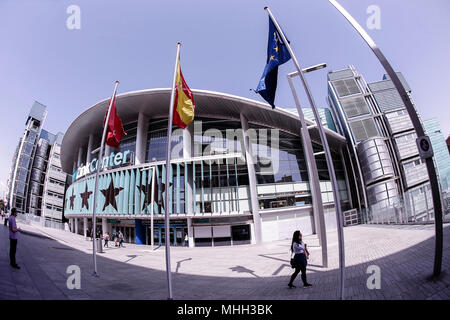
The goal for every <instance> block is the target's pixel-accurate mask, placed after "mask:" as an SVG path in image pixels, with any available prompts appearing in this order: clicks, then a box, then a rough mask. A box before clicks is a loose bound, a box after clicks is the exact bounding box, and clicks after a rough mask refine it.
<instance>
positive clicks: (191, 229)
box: [187, 218, 195, 248]
mask: <svg viewBox="0 0 450 320" xmlns="http://www.w3.org/2000/svg"><path fill="white" fill-rule="evenodd" d="M187 229H188V241H189V248H194V246H195V243H194V227H193V226H192V218H187Z"/></svg>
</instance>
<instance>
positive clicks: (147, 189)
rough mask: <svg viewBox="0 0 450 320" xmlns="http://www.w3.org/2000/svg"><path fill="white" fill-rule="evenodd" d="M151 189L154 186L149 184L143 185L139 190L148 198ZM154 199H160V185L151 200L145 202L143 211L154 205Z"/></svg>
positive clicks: (156, 187)
mask: <svg viewBox="0 0 450 320" xmlns="http://www.w3.org/2000/svg"><path fill="white" fill-rule="evenodd" d="M151 188H152V185H151V184H147V185H145V184H143V185H140V186H138V189H139V190H140V191H141V192H143V193H144V195H145V196H146V197H148V195H147V193H148V192H150V190H152V189H151ZM153 198H158V185H156V186H155V191H154V195H153V197H152V198H150V199H146V200H147V201H145V200H144V203H143V204H142V210H145V208H146V207H147V206H148V205H149V204H150V203H152V201H153Z"/></svg>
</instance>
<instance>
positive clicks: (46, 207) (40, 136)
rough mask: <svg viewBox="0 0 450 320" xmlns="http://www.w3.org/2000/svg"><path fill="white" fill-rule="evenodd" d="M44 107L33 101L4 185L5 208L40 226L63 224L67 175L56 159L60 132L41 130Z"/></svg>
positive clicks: (44, 116) (60, 139)
mask: <svg viewBox="0 0 450 320" xmlns="http://www.w3.org/2000/svg"><path fill="white" fill-rule="evenodd" d="M46 116H47V108H46V106H44V105H43V104H41V103H39V102H34V104H33V106H32V107H31V110H30V113H29V115H28V118H27V121H26V123H25V131H24V134H23V136H22V138H21V139H20V140H19V143H18V145H17V148H16V151H15V153H14V156H13V160H12V165H11V170H10V173H9V178H8V183H7V192H6V194H7V205H8V207H9V208H12V207H15V208H17V211H18V213H19V214H29V215H31V216H35V217H43V218H42V219H40V218H37V219H38V220H40V221H41V222H42V224H43V225H47V226H49V225H52V223H53V222H62V220H63V207H64V205H63V204H64V191H65V186H66V179H67V174H66V173H64V172H62V169H61V161H60V159H59V154H60V146H61V142H62V138H63V134H62V133H58V134H56V135H54V134H52V133H50V132H48V131H46V130H44V129H43V128H42V127H43V124H44V121H45V119H46Z"/></svg>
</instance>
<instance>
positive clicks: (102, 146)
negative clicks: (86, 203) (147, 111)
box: [92, 81, 119, 277]
mask: <svg viewBox="0 0 450 320" xmlns="http://www.w3.org/2000/svg"><path fill="white" fill-rule="evenodd" d="M118 85H119V81H116V84H115V86H114V91H113V95H112V97H111V100H110V101H109V106H108V112H107V114H106V119H105V124H104V125H103V134H102V140H101V142H100V151H99V156H98V161H97V170H96V172H95V187H94V207H93V209H92V229H93V230H92V232H93V239H94V240H93V241H92V242H93V243H92V251H93V258H94V274H93V275H94V276H95V277H98V272H97V255H96V251H97V250H96V249H97V245H96V242H97V218H96V216H95V212H96V211H97V194H98V176H99V173H100V168H101V164H102V159H103V149H104V147H105V138H106V131H107V128H108V121H109V115H110V113H111V106H112V104H113V101H114V99H115V97H116V92H117V86H118ZM103 231H105V230H103Z"/></svg>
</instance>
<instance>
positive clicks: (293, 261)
mask: <svg viewBox="0 0 450 320" xmlns="http://www.w3.org/2000/svg"><path fill="white" fill-rule="evenodd" d="M294 257H295V255H294ZM291 268H295V260H294V258H293V257H292V254H291Z"/></svg>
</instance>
